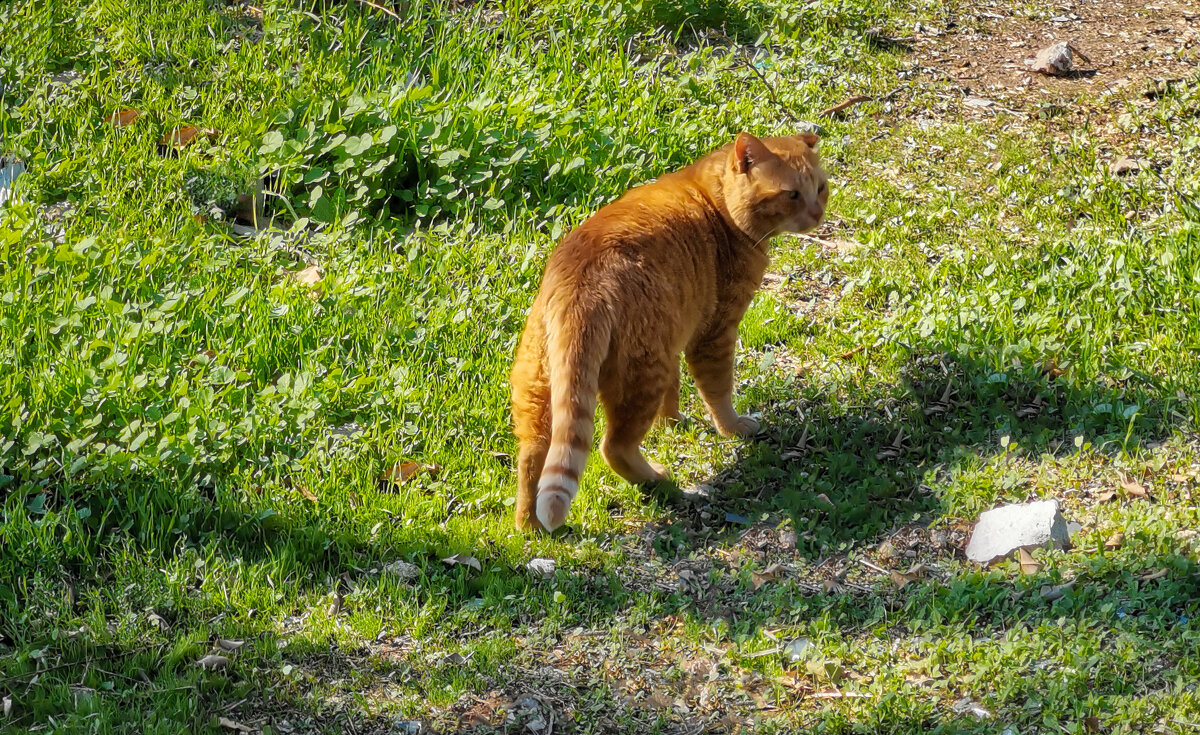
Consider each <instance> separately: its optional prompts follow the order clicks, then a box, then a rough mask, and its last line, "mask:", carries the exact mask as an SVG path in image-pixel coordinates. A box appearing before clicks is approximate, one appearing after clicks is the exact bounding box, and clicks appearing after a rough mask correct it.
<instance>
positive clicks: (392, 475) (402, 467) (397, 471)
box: [380, 462, 441, 485]
mask: <svg viewBox="0 0 1200 735" xmlns="http://www.w3.org/2000/svg"><path fill="white" fill-rule="evenodd" d="M440 469H441V467H439V466H438V465H436V464H424V463H422V462H397V463H396V464H394V465H392V466H391V467H389V468H388V469H386V470H384V472H383V474H382V475H381V476H380V479H381V480H383V481H384V482H390V483H393V484H395V485H403V484H404V483H406V482H408V481H409V480H410V479H411V478H412V477H413V476H415V475H417V474H418V473H421V472H428V473H429V474H431V475H436V474H437V473H438V470H440Z"/></svg>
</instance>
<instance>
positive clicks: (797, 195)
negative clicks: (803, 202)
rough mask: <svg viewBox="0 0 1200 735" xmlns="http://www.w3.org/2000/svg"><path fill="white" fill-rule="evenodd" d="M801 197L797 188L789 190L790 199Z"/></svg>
mask: <svg viewBox="0 0 1200 735" xmlns="http://www.w3.org/2000/svg"><path fill="white" fill-rule="evenodd" d="M799 198H800V192H798V191H796V190H795V189H792V190H791V191H789V192H788V199H799Z"/></svg>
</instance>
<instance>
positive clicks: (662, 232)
mask: <svg viewBox="0 0 1200 735" xmlns="http://www.w3.org/2000/svg"><path fill="white" fill-rule="evenodd" d="M721 225H722V223H721V220H720V216H719V215H718V214H717V213H716V211H715V209H713V207H712V206H711V205H710V204H709V203H708V201H707V199H706V198H705V196H704V193H703V191H702V189H701V188H700V187H699V186H698V185H697V184H696V182H695V181H693V179H692V178H691V177H690V176H688V175H687V170H686V169H685V170H684V171H679V172H674V173H670V174H667V175H665V176H663V177H662V178H660V179H658V180H656V181H653V182H651V183H648V184H643V185H641V186H637V187H634V188H633V189H630V190H629V191H627V192H625V193H624V194H623V195H622V196H621V197H620V198H619V199H617V200H616V201H614V202H611V203H610V204H607V205H605V206H604V207H602V208H600V209H599V210H598V211H597V212H596V213H595V214H593V215H592V216H591V217H589V218H588V219H587V220H586V221H585V222H583V223H582V224H581V225H579V226H578V227H576V228H575V229H574V230H573V231H572V232H570V233H569V234H568V235H567V236H566V237H564V238H563V240H562V241H561V242H560V243H559V245H558V247H557V248H556V250H555V252H554V253H553V254H552V256H551V259H550V263H549V264H548V271H549V270H551V269H555V268H556V267H564V266H572V265H573V266H577V267H578V266H586V265H590V264H593V263H600V262H605V263H612V264H619V263H623V262H628V261H632V262H636V263H640V264H646V263H665V262H669V261H670V260H671V259H672V258H678V257H683V256H694V255H695V251H696V249H697V246H699V245H702V244H703V243H704V242H707V241H711V240H712V239H713V238H714V237H716V236H717V234H718V232H717V230H719V229H720V227H721Z"/></svg>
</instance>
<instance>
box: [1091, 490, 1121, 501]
mask: <svg viewBox="0 0 1200 735" xmlns="http://www.w3.org/2000/svg"><path fill="white" fill-rule="evenodd" d="M1116 497H1117V491H1116V490H1106V491H1104V492H1102V493H1100V494H1099V495H1097V496H1096V502H1097V503H1107V502H1109V501H1110V500H1113V499H1115V498H1116Z"/></svg>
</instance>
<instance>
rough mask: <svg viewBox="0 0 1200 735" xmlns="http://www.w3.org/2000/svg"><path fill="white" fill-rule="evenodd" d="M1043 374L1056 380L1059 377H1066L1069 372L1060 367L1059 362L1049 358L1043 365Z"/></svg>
mask: <svg viewBox="0 0 1200 735" xmlns="http://www.w3.org/2000/svg"><path fill="white" fill-rule="evenodd" d="M1042 373H1043V374H1045V376H1046V377H1047V378H1050V379H1051V380H1054V379H1055V378H1057V377H1059V376H1062V375H1066V374H1067V371H1066V370H1063V369H1062V368H1060V367H1059V366H1058V360H1056V359H1054V358H1049V359H1047V360H1046V361H1045V362H1043V363H1042Z"/></svg>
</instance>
